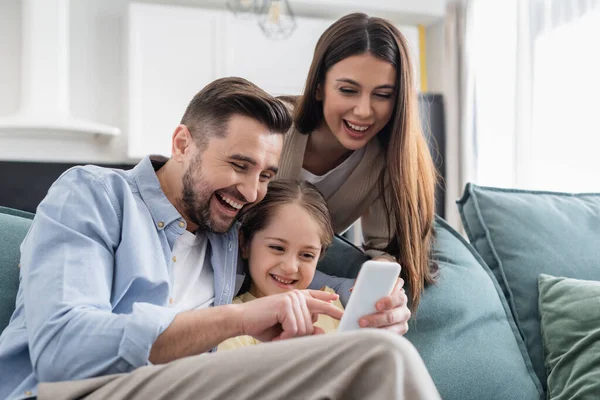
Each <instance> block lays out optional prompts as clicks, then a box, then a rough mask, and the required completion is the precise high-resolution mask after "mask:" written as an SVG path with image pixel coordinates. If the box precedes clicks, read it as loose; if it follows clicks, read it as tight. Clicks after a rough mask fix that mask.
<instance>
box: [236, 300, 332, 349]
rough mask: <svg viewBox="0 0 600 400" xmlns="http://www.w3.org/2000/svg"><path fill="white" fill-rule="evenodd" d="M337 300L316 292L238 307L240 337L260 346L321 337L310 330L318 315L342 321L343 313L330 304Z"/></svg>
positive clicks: (248, 303)
mask: <svg viewBox="0 0 600 400" xmlns="http://www.w3.org/2000/svg"><path fill="white" fill-rule="evenodd" d="M337 298H338V295H336V294H331V293H326V292H322V291H319V290H293V291H291V292H286V293H281V294H277V295H272V296H266V297H261V298H260V299H256V300H253V301H249V302H247V303H244V304H240V305H239V310H238V311H239V316H240V318H241V321H242V331H243V334H244V335H250V336H252V337H254V338H256V339H258V340H260V341H261V342H268V341H273V340H281V339H289V338H292V337H296V336H306V335H315V334H321V333H323V330H322V329H320V328H317V327H315V326H313V324H314V323H315V322H316V321H317V319H318V317H319V314H324V315H329V316H330V317H332V318H336V319H340V318H341V317H342V314H343V311H342V310H340V309H339V308H338V307H336V306H335V305H333V304H331V301H334V300H337Z"/></svg>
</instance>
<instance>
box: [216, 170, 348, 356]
mask: <svg viewBox="0 0 600 400" xmlns="http://www.w3.org/2000/svg"><path fill="white" fill-rule="evenodd" d="M241 222H242V224H241V228H240V251H241V255H242V258H243V259H244V262H245V268H246V274H247V277H249V279H247V282H246V285H245V286H246V288H247V292H245V293H243V294H241V295H240V296H238V297H236V298H235V299H233V303H234V304H240V303H245V302H248V301H251V300H254V299H256V298H260V297H264V296H269V295H273V294H277V293H283V292H287V291H290V290H295V289H297V290H304V289H306V288H308V286H309V284H310V283H311V281H312V280H313V277H314V275H315V271H316V268H317V262H318V261H319V259H320V258H321V257H322V255H323V253H324V252H325V250H326V249H327V247H328V246H329V245H330V244H331V241H332V239H333V227H332V225H331V219H330V216H329V211H328V209H327V204H326V202H325V199H324V198H323V196H322V195H321V193H320V192H319V191H318V190H317V189H316V188H315V187H314V186H313V185H312V184H310V183H307V182H304V181H293V180H276V181H273V182H271V183H270V184H269V189H268V191H267V195H266V196H265V198H264V200H262V201H261V202H260V203H258V204H257V205H255V206H254V207H252V208H250V209H248V210H247V211H246V212H245V213H244V215H243V216H242V220H241ZM322 290H324V291H327V292H329V293H332V294H333V293H335V292H334V291H333V290H332V289H330V288H323V289H322ZM242 291H243V289H242ZM334 304H336V305H337V306H338V307H340V308H343V307H342V305H341V303H340V301H339V300H336V301H335V302H334ZM312 322H314V321H311V323H312ZM338 325H339V321H338V320H336V319H333V318H331V317H329V316H326V315H319V317H318V321H317V322H316V323H315V324H314V326H315V327H316V330H317V331H318V332H319V333H324V332H331V331H335V330H336V329H337V326H338ZM257 343H260V342H259V341H258V340H257V339H254V338H253V337H251V336H238V337H234V338H231V339H228V340H226V341H225V342H223V343H221V344H220V345H219V347H218V350H227V349H233V348H238V347H243V346H249V345H253V344H257Z"/></svg>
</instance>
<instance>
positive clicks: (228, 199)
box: [217, 192, 244, 210]
mask: <svg viewBox="0 0 600 400" xmlns="http://www.w3.org/2000/svg"><path fill="white" fill-rule="evenodd" d="M217 194H218V195H219V197H220V198H222V199H223V201H224V202H225V203H227V204H229V205H230V206H231V207H233V208H235V209H236V210H239V209H240V208H242V207H243V206H244V205H243V204H240V203H238V202H237V201H235V200H233V199H232V198H231V197H227V196H225V195H224V194H223V193H220V192H218V193H217Z"/></svg>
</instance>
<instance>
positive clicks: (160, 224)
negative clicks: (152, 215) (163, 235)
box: [156, 221, 165, 228]
mask: <svg viewBox="0 0 600 400" xmlns="http://www.w3.org/2000/svg"><path fill="white" fill-rule="evenodd" d="M156 225H158V227H159V228H163V227H164V226H165V223H164V222H162V221H158V224H156Z"/></svg>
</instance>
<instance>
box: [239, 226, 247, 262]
mask: <svg viewBox="0 0 600 400" xmlns="http://www.w3.org/2000/svg"><path fill="white" fill-rule="evenodd" d="M238 241H239V244H240V254H241V255H242V258H243V259H244V260H247V259H248V253H249V251H248V245H249V243H247V241H246V237H245V236H244V233H243V232H242V231H239V233H238Z"/></svg>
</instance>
